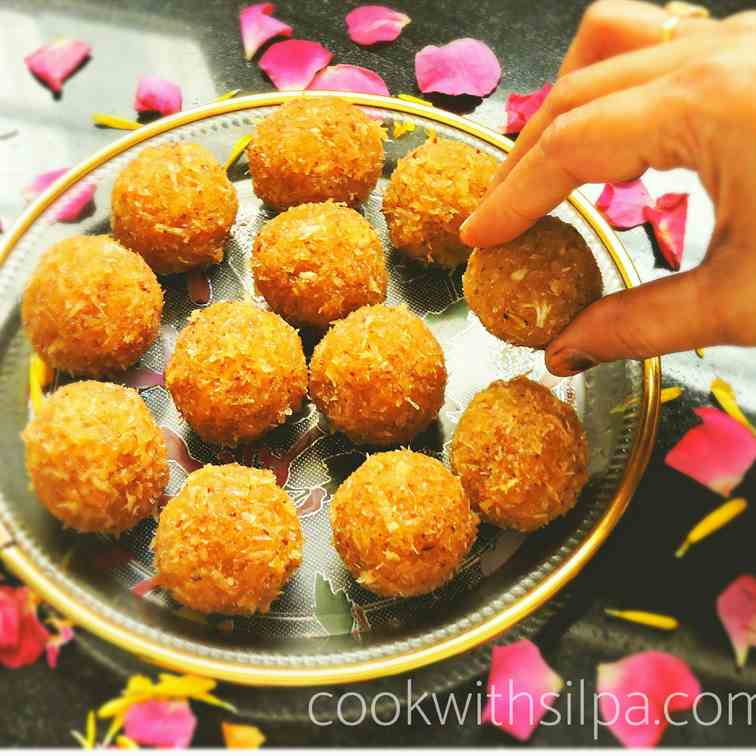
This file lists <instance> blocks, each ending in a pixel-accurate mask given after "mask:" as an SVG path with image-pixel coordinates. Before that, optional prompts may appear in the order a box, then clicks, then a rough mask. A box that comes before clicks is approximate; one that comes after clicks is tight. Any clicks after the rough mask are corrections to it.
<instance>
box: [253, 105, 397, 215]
mask: <svg viewBox="0 0 756 756" xmlns="http://www.w3.org/2000/svg"><path fill="white" fill-rule="evenodd" d="M384 139H385V134H384V132H383V129H382V128H381V127H380V125H379V124H378V123H377V122H376V121H374V120H372V119H371V118H368V116H366V115H365V114H364V113H363V112H362V111H361V110H360V109H359V108H357V107H355V106H354V105H352V104H351V103H348V102H346V101H345V100H343V99H341V98H338V97H301V98H297V99H294V100H290V101H288V102H286V103H285V104H284V105H282V106H281V107H280V108H278V109H277V110H276V111H275V112H274V113H272V114H271V115H269V116H267V117H266V118H264V119H263V120H262V121H260V123H259V124H258V125H257V127H256V128H255V131H254V134H253V135H252V141H251V142H250V143H249V146H248V147H247V158H248V160H249V173H250V176H252V183H253V185H254V190H255V194H256V195H257V196H258V197H259V198H260V199H261V200H263V202H265V203H267V204H268V205H270V206H271V207H274V208H276V209H279V210H284V209H286V208H287V207H291V206H292V205H301V204H303V203H305V202H325V201H326V200H329V199H330V200H335V201H336V202H344V203H346V204H347V205H351V206H355V205H358V204H360V203H361V202H364V201H365V200H366V199H367V197H368V195H369V194H370V192H371V191H372V190H373V187H374V186H375V184H376V182H377V181H378V178H379V177H380V175H381V171H382V170H383V141H384Z"/></svg>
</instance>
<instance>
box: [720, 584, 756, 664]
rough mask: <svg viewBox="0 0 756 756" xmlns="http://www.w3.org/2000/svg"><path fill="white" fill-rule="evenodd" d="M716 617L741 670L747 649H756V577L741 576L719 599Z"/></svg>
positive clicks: (746, 655) (746, 656)
mask: <svg viewBox="0 0 756 756" xmlns="http://www.w3.org/2000/svg"><path fill="white" fill-rule="evenodd" d="M717 615H718V616H719V619H720V620H721V621H722V624H723V625H724V628H725V630H726V631H727V635H728V636H729V637H730V642H731V643H732V647H733V649H734V651H735V662H736V664H737V665H738V667H742V666H743V665H745V663H746V659H747V658H748V649H749V648H750V647H751V646H756V576H754V575H741V576H740V577H738V578H736V579H735V580H733V581H732V583H730V584H729V585H728V586H727V588H725V589H724V591H722V593H720V594H719V596H718V597H717Z"/></svg>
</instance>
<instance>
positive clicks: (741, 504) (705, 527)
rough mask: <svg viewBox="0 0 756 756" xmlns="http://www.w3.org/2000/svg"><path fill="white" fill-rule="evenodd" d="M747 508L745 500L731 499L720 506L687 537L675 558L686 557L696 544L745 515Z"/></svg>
mask: <svg viewBox="0 0 756 756" xmlns="http://www.w3.org/2000/svg"><path fill="white" fill-rule="evenodd" d="M747 508H748V502H747V501H746V500H745V499H730V501H726V502H725V503H724V504H720V506H718V507H717V508H716V509H714V510H713V511H711V512H709V514H707V515H706V517H704V518H703V519H702V520H699V522H698V523H697V524H696V525H695V527H694V528H693V529H692V530H691V531H690V533H688V535H687V536H686V537H685V540H684V541H683V542H682V544H681V545H680V548H678V549H677V551H676V552H675V556H676V557H677V558H678V559H679V558H680V557H683V556H685V554H686V553H687V552H688V549H689V548H690V547H691V546H692V545H693V544H694V543H698V542H699V541H703V539H704V538H708V537H709V536H710V535H711V534H712V533H716V532H717V530H719V529H720V528H723V527H724V526H725V525H727V524H728V523H729V522H730V521H731V520H734V519H735V518H736V517H738V516H739V515H741V514H743V512H745V511H746V509H747Z"/></svg>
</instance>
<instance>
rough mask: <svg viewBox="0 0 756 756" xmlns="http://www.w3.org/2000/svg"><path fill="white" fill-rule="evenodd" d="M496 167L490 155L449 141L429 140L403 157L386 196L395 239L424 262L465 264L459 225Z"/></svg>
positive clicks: (385, 207)
mask: <svg viewBox="0 0 756 756" xmlns="http://www.w3.org/2000/svg"><path fill="white" fill-rule="evenodd" d="M496 167H497V163H496V160H494V158H493V157H491V156H490V155H487V154H486V153H484V152H481V151H480V150H476V149H475V148H474V147H471V146H470V145H468V144H464V143H463V142H457V141H453V140H451V139H433V140H430V141H427V142H425V143H424V144H422V145H420V147H417V148H416V149H414V150H412V152H410V153H408V154H407V155H405V156H404V157H403V158H402V159H401V160H400V161H399V163H398V164H397V166H396V169H395V170H394V172H393V174H392V175H391V180H390V181H389V184H388V187H387V189H386V193H385V196H384V198H383V212H384V214H385V216H386V221H387V222H388V227H389V232H390V234H391V243H392V244H393V245H394V246H395V247H396V248H397V249H398V250H400V251H402V252H403V253H404V254H406V255H407V256H409V257H410V258H412V259H414V260H419V261H420V262H425V263H435V264H437V265H440V266H443V267H445V268H456V267H457V266H458V265H462V264H463V263H464V262H465V260H467V258H468V256H469V255H470V248H469V247H467V246H465V245H464V244H462V242H461V241H460V239H459V227H460V226H461V225H462V224H463V223H464V222H465V221H466V220H467V218H468V217H469V216H470V215H471V214H472V212H473V211H474V210H475V208H476V207H477V206H478V205H479V204H480V201H481V200H482V199H483V195H484V194H485V192H486V189H487V188H488V185H489V184H490V182H491V179H492V178H493V176H494V173H495V172H496Z"/></svg>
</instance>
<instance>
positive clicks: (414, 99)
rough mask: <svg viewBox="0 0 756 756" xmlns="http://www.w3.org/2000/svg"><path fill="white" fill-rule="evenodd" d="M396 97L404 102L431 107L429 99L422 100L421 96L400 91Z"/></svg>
mask: <svg viewBox="0 0 756 756" xmlns="http://www.w3.org/2000/svg"><path fill="white" fill-rule="evenodd" d="M397 97H398V98H399V99H400V100H405V101H406V102H416V103H417V104H418V105H430V107H433V103H432V102H430V100H424V99H423V98H422V97H415V95H411V94H404V93H402V94H398V95H397Z"/></svg>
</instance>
